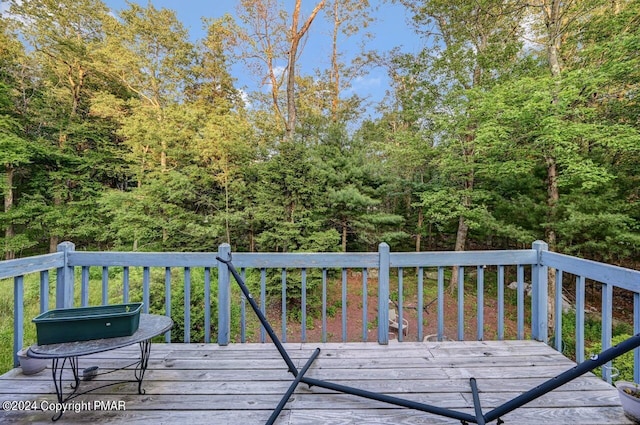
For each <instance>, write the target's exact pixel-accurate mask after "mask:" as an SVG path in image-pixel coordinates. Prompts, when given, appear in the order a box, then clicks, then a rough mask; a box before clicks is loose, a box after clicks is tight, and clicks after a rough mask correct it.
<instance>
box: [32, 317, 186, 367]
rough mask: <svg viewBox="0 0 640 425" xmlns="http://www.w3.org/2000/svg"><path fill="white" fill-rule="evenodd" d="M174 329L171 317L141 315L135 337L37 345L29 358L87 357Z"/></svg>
mask: <svg viewBox="0 0 640 425" xmlns="http://www.w3.org/2000/svg"><path fill="white" fill-rule="evenodd" d="M172 327H173V320H171V318H170V317H167V316H162V315H159V314H144V313H141V314H140V322H139V326H138V330H137V331H136V332H135V333H134V334H133V335H130V336H121V337H116V338H103V339H92V340H89V341H74V342H62V343H59V344H47V345H37V344H36V345H32V346H31V347H29V350H28V351H27V356H29V357H34V358H38V359H53V358H63V357H76V356H86V355H88V354H95V353H100V352H103V351H109V350H115V349H116V348H122V347H126V346H128V345H132V344H135V343H137V342H142V341H146V340H148V339H151V338H153V337H154V336H157V335H160V334H163V333H165V332H167V331H168V330H170V329H171V328H172Z"/></svg>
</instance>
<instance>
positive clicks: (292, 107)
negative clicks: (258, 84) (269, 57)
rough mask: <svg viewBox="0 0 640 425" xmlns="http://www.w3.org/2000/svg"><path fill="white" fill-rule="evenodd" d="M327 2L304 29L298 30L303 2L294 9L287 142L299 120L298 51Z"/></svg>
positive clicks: (288, 91) (307, 22)
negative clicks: (297, 110)
mask: <svg viewBox="0 0 640 425" xmlns="http://www.w3.org/2000/svg"><path fill="white" fill-rule="evenodd" d="M324 3H325V0H322V1H321V2H320V3H318V4H317V5H316V7H315V8H314V9H313V11H312V12H311V14H310V15H309V17H308V18H307V20H306V21H305V23H304V24H303V25H302V28H300V29H299V30H298V23H299V21H300V6H301V4H302V0H296V4H295V7H294V9H293V15H292V21H291V33H290V43H291V44H290V48H289V58H288V61H287V88H286V91H287V121H286V124H285V140H293V134H294V133H295V131H296V123H297V120H298V117H297V112H296V102H295V100H296V92H295V90H296V89H295V83H296V62H297V60H298V49H299V47H300V40H302V37H304V35H305V34H306V33H307V31H308V30H309V27H310V26H311V23H312V22H313V20H314V19H315V17H316V15H317V14H318V12H320V9H322V8H323V7H324Z"/></svg>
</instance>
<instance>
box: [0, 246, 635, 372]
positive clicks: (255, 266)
mask: <svg viewBox="0 0 640 425" xmlns="http://www.w3.org/2000/svg"><path fill="white" fill-rule="evenodd" d="M229 255H231V250H230V246H229V245H227V244H223V245H221V246H220V247H219V249H218V252H217V253H141V252H82V251H75V247H74V245H73V244H72V243H70V242H65V243H62V244H60V245H59V247H58V252H57V253H54V254H48V255H41V256H35V257H29V258H23V259H18V260H8V261H0V279H8V278H9V279H10V278H13V282H14V291H13V293H14V353H15V352H17V351H18V350H19V349H20V348H21V347H22V345H23V344H24V325H23V324H24V320H25V317H24V292H25V288H24V285H25V281H24V277H25V276H26V275H30V274H37V273H39V286H40V287H39V293H40V311H46V310H47V309H49V308H50V307H52V306H55V307H56V308H65V307H73V306H75V305H83V306H84V305H88V304H89V294H90V292H91V290H93V291H96V289H93V288H90V284H89V283H90V280H91V279H90V271H91V270H95V269H96V268H97V269H98V270H99V271H100V272H101V288H100V292H98V294H100V298H101V303H102V304H109V303H110V302H112V301H110V299H109V285H110V277H109V271H110V268H121V270H122V276H123V279H122V284H121V286H122V301H123V302H128V301H129V292H130V289H131V283H130V277H129V276H130V270H131V269H132V268H139V269H141V271H142V282H141V284H142V301H143V302H144V308H145V311H148V309H149V305H150V297H151V295H150V293H151V290H150V288H151V271H152V270H155V269H159V270H161V272H163V276H164V291H163V297H164V311H162V312H161V313H163V314H166V315H169V316H172V315H173V316H175V314H173V313H172V311H171V306H172V303H171V301H172V300H171V297H172V286H173V287H175V286H176V285H182V288H183V292H184V300H183V301H184V313H183V314H184V316H183V317H182V318H181V319H183V320H184V323H185V326H184V337H183V341H184V342H186V343H188V342H191V334H190V324H191V323H192V318H191V307H190V306H191V295H192V294H191V289H192V288H191V286H192V272H194V271H195V270H196V269H199V270H198V276H202V280H203V281H202V283H203V291H204V294H203V304H204V305H203V309H204V319H203V320H204V323H202V327H203V328H204V336H203V341H197V342H207V343H208V342H211V341H212V339H213V340H216V338H217V342H218V344H221V345H226V344H228V343H230V342H232V341H231V329H232V325H235V326H237V325H238V323H236V322H233V323H232V320H236V321H239V322H240V323H239V328H240V336H239V340H238V341H237V342H245V341H246V334H247V329H246V326H247V319H248V317H247V316H250V315H251V314H252V313H251V312H249V313H247V309H246V306H245V300H244V299H242V298H240V299H239V297H238V296H237V295H236V296H234V292H233V289H232V288H233V287H234V285H235V284H234V282H232V281H231V279H230V275H229V272H228V270H227V268H226V266H225V265H224V264H222V263H220V262H218V261H217V260H216V256H221V257H223V258H228V256H229ZM233 263H234V265H235V266H236V268H237V269H238V270H241V273H242V274H246V273H250V272H251V273H259V276H260V277H259V280H260V282H259V285H258V286H259V295H258V297H259V305H260V307H261V309H262V310H263V311H265V310H266V305H267V303H266V301H267V294H266V292H267V284H266V282H267V275H268V273H269V276H271V279H273V273H274V272H275V273H279V275H280V287H281V289H280V293H281V295H280V303H281V319H280V321H281V328H282V329H281V332H282V334H281V338H282V339H283V340H284V341H286V337H287V302H286V299H287V294H288V292H287V290H288V284H291V281H292V279H291V278H290V276H291V275H292V271H294V270H296V271H297V272H296V279H298V277H297V276H298V273H299V276H300V277H299V279H300V280H299V281H296V284H297V283H300V295H301V297H300V298H301V299H300V312H299V313H300V314H299V317H300V319H301V320H300V326H301V329H300V338H301V340H302V341H307V326H306V323H307V295H308V294H307V279H308V276H310V275H311V274H312V273H316V274H317V275H318V276H320V275H321V280H322V306H321V309H322V312H321V316H322V318H321V322H322V324H321V326H322V334H321V338H320V339H321V340H322V341H326V340H327V314H328V312H327V310H328V306H327V291H328V289H329V287H330V285H333V284H339V285H341V287H340V288H339V289H340V298H341V300H340V303H339V305H340V308H341V313H342V314H341V319H342V323H341V325H342V326H341V327H342V335H341V340H342V341H344V342H347V314H346V313H347V309H348V303H347V280H348V275H347V274H348V272H350V271H354V270H356V271H357V274H358V276H360V275H361V276H362V301H361V303H362V311H363V318H362V319H363V320H362V338H361V340H363V341H367V339H368V327H369V326H371V323H370V320H367V319H368V316H367V313H368V312H372V313H375V315H376V318H377V323H376V324H374V326H376V327H377V341H378V343H380V344H386V343H388V341H389V327H388V326H387V324H388V322H389V304H388V300H389V299H390V297H391V295H392V294H393V295H394V297H395V296H396V294H397V305H398V309H397V314H398V322H399V323H402V322H403V319H404V317H403V310H404V305H403V304H404V302H405V300H404V299H403V296H402V294H403V293H404V289H405V288H404V285H405V281H404V278H405V276H406V275H407V274H408V273H409V272H408V270H411V273H413V274H414V276H416V285H417V288H415V289H416V292H417V305H416V306H415V307H416V309H417V311H418V312H422V311H423V309H424V307H425V305H424V296H423V294H424V288H425V285H436V286H437V319H436V321H437V335H436V337H437V338H438V339H442V338H443V337H445V333H444V329H445V319H444V318H445V314H444V313H445V310H444V309H445V306H444V298H445V297H444V294H445V292H444V291H445V272H447V271H448V270H450V269H451V268H452V267H456V268H457V270H458V285H457V286H458V291H457V305H456V307H455V308H456V310H457V312H456V317H457V339H459V340H462V339H464V338H465V295H466V294H465V290H464V288H465V286H464V282H465V280H467V281H468V280H469V279H470V276H471V275H473V274H475V289H476V305H477V308H476V310H475V312H474V313H475V322H476V326H475V327H476V332H477V333H476V336H475V337H476V338H477V339H478V340H482V339H485V336H484V325H485V318H484V310H485V307H486V300H485V297H486V296H487V294H486V293H485V292H486V291H485V269H486V268H490V269H491V270H492V271H493V270H495V280H493V281H492V282H491V283H495V284H496V287H497V291H496V292H497V294H496V300H495V305H496V309H497V312H496V315H497V323H496V324H492V325H495V326H496V329H497V332H496V337H497V339H504V338H505V278H506V275H507V273H506V270H507V269H508V270H509V271H512V270H513V269H514V268H515V276H516V282H517V286H516V288H517V289H516V291H517V303H516V324H517V329H516V333H515V338H518V339H523V338H525V337H526V336H527V335H530V336H531V338H533V339H536V340H540V341H548V340H549V335H548V330H549V329H551V330H552V333H553V335H555V337H554V339H553V341H549V343H551V344H553V345H554V346H555V347H556V349H558V350H561V349H562V344H563V340H562V338H563V335H562V331H561V329H562V314H561V312H562V311H561V308H562V298H561V295H562V291H563V282H567V280H569V279H570V278H571V276H574V277H575V279H576V290H575V293H576V303H575V304H576V330H575V338H576V360H577V361H578V362H580V361H582V360H584V356H585V353H584V351H585V342H584V323H585V320H584V319H585V314H584V303H585V282H586V281H587V280H589V281H595V282H599V283H600V284H601V288H602V329H603V330H602V346H603V349H605V348H608V347H609V346H610V345H611V333H612V330H611V329H612V323H613V320H612V298H613V297H612V294H613V288H614V287H619V288H623V289H625V290H628V291H631V292H632V293H633V297H634V329H635V333H639V332H640V272H638V271H634V270H629V269H624V268H621V267H616V266H611V265H608V264H603V263H598V262H594V261H589V260H583V259H580V258H576V257H571V256H567V255H562V254H557V253H553V252H550V251H548V250H547V245H546V244H545V243H544V242H540V241H537V242H534V244H533V246H532V248H531V249H523V250H501V251H465V252H418V253H416V252H411V253H392V252H390V249H389V246H388V245H387V244H385V243H382V244H380V246H379V249H378V252H374V253H291V254H287V253H278V254H273V253H233ZM176 269H182V282H180V283H178V282H175V280H176V279H175V278H174V277H172V271H175V270H176ZM470 269H471V271H472V272H471V273H469V272H468V271H469V270H470ZM549 269H552V270H553V271H555V282H551V283H549V282H548V281H547V279H548V278H547V276H548V272H549ZM336 270H339V275H340V276H341V279H340V281H339V283H335V282H336V280H335V279H332V278H331V276H333V275H335V273H336ZM427 271H433V272H434V273H435V272H437V275H436V276H437V277H435V278H433V277H430V278H428V279H426V281H425V278H424V277H425V273H426V272H427ZM374 272H376V273H377V278H370V275H371V274H373V273H374ZM54 275H55V303H50V301H49V295H48V294H49V289H50V288H49V282H50V280H52V277H53V276H54ZM527 276H530V281H531V289H530V293H531V298H530V299H529V298H528V297H526V296H525V292H526V286H528V284H527V283H526V281H527V280H528V279H527ZM199 279H200V278H199ZM216 279H217V282H216V281H215V280H216ZM492 279H493V278H492ZM374 281H375V282H376V285H377V300H378V302H377V306H372V305H370V303H369V296H368V292H369V287H370V284H371V283H372V282H374ZM212 282H213V283H214V284H213V285H212ZM76 283H79V284H80V288H79V290H78V291H77V292H76V287H75V286H76ZM412 284H413V280H412ZM549 284H553V285H555V294H556V299H555V306H556V307H555V308H556V311H555V315H554V317H555V321H554V323H552V324H551V326H548V325H549V323H548V312H549V308H548V305H549V303H548V298H547V294H548V289H549V288H548V285H549ZM215 286H217V293H212V290H214V291H215V288H214V287H215ZM467 287H468V286H467ZM212 288H213V289H212ZM235 294H237V292H235ZM214 298H215V300H217V305H218V315H217V318H213V317H212V314H211V309H210V305H211V301H212V300H213V299H214ZM238 299H239V301H235V300H238ZM232 304H233V305H234V308H235V310H236V311H237V310H239V313H238V314H235V313H234V315H232V313H231V311H232V308H231V307H232ZM238 304H239V305H238ZM527 308H528V309H530V317H527V318H526V319H527V320H525V312H526V310H527ZM237 316H239V318H238V317H237ZM174 318H175V317H174ZM529 318H530V328H528V327H527V321H528V319H529ZM28 319H29V320H30V319H31V318H28ZM215 319H217V326H216V327H214V328H215V329H217V335H211V328H212V326H211V325H212V321H213V320H215ZM380 324H383V325H380ZM449 325H451V324H449ZM413 326H415V329H417V339H418V340H420V341H421V340H423V338H424V325H423V321H422V315H421V314H419V315H418V320H417V323H415V324H414V325H412V328H413ZM449 336H451V335H449ZM397 337H398V340H399V341H402V340H403V338H404V336H403V334H402V332H398V335H397ZM165 338H166V341H167V342H169V341H170V340H171V336H170V334H169V333H168V334H167V335H166V336H165ZM259 340H260V341H262V342H264V341H265V340H266V335H265V332H264V329H260V336H259ZM635 359H636V360H635V362H636V363H635V380H636V382H640V376H639V373H640V367H639V363H638V361H639V359H640V350H636V352H635ZM14 362H15V364H17V358H14ZM603 377H604V378H605V379H607V380H609V381H610V380H611V375H610V369H608V368H604V369H603Z"/></svg>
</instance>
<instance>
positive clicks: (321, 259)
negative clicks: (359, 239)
mask: <svg viewBox="0 0 640 425" xmlns="http://www.w3.org/2000/svg"><path fill="white" fill-rule="evenodd" d="M232 255H233V264H234V265H235V266H236V267H237V268H293V269H295V268H363V267H366V268H377V267H378V265H379V261H378V259H379V254H378V253H377V252H356V253H352V252H344V253H343V252H327V253H275V254H274V253H270V254H269V253H233V254H232Z"/></svg>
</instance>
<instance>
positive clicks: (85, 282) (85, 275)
mask: <svg viewBox="0 0 640 425" xmlns="http://www.w3.org/2000/svg"><path fill="white" fill-rule="evenodd" d="M80 305H81V306H82V307H86V306H88V305H89V266H82V269H81V272H80Z"/></svg>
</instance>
